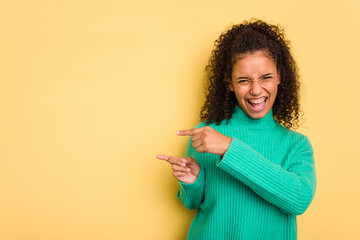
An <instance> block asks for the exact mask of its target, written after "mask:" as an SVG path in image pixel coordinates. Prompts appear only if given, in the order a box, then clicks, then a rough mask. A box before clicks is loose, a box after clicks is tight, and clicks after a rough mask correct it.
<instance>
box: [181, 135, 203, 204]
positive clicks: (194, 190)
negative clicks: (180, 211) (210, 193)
mask: <svg viewBox="0 0 360 240" xmlns="http://www.w3.org/2000/svg"><path fill="white" fill-rule="evenodd" d="M195 153H196V151H195V149H194V148H192V147H191V140H190V138H189V140H188V142H187V146H186V152H185V157H188V156H190V157H192V158H194V159H196V157H195ZM204 185H205V169H204V167H203V166H201V165H200V172H199V176H198V178H197V179H196V181H195V182H194V183H190V184H189V183H184V182H181V181H179V191H178V194H177V197H178V199H179V200H180V201H181V203H182V204H183V205H184V207H185V208H187V209H199V207H200V204H201V202H202V201H203V199H204Z"/></svg>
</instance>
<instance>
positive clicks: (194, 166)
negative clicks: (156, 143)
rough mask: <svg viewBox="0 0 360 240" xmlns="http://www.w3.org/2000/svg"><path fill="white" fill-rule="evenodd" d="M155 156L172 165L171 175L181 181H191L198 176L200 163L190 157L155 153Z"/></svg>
mask: <svg viewBox="0 0 360 240" xmlns="http://www.w3.org/2000/svg"><path fill="white" fill-rule="evenodd" d="M156 158H158V159H160V160H165V161H167V162H169V163H170V164H171V165H172V169H173V176H174V177H175V178H176V179H177V180H179V181H181V182H184V183H193V182H195V181H196V179H197V177H198V176H199V172H200V165H199V163H198V162H197V161H196V160H195V159H193V158H192V157H187V158H181V157H173V156H167V155H157V156H156Z"/></svg>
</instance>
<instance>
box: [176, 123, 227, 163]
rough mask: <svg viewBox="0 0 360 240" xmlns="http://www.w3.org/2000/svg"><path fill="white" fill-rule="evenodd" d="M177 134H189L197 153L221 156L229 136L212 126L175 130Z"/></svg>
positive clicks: (225, 148) (225, 149)
mask: <svg viewBox="0 0 360 240" xmlns="http://www.w3.org/2000/svg"><path fill="white" fill-rule="evenodd" d="M177 135H179V136H191V141H193V144H192V146H193V147H194V148H195V149H196V151H197V152H199V153H204V152H209V153H214V154H217V155H220V156H223V155H224V154H225V152H226V151H227V150H228V148H229V146H230V143H231V140H232V139H231V138H230V137H228V136H226V135H224V134H222V133H219V132H218V131H216V130H215V129H213V128H212V127H209V126H206V127H202V128H194V129H190V130H181V131H178V132H177Z"/></svg>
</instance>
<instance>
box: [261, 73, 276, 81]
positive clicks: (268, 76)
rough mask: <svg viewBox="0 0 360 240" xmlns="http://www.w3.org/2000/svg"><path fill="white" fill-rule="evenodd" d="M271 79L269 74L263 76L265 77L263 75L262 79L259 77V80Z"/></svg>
mask: <svg viewBox="0 0 360 240" xmlns="http://www.w3.org/2000/svg"><path fill="white" fill-rule="evenodd" d="M272 78H273V76H272V75H271V74H270V73H268V74H265V75H263V76H262V77H261V79H264V80H265V79H272Z"/></svg>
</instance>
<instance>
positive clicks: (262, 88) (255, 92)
mask: <svg viewBox="0 0 360 240" xmlns="http://www.w3.org/2000/svg"><path fill="white" fill-rule="evenodd" d="M279 83H280V75H279V74H278V72H277V69H276V64H275V62H274V61H273V60H272V58H271V57H269V55H268V54H267V53H266V52H264V51H258V52H255V53H246V54H241V55H239V56H238V60H237V61H236V62H235V64H234V66H233V70H232V73H231V80H229V88H230V90H231V91H233V92H234V93H235V96H236V99H237V102H238V106H239V107H240V108H241V109H242V110H243V111H244V112H245V113H246V114H247V115H248V116H249V117H251V118H254V119H257V118H263V117H265V115H266V114H267V113H268V112H269V111H270V109H271V108H272V106H273V104H274V102H275V98H276V94H277V89H278V85H279Z"/></svg>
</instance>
